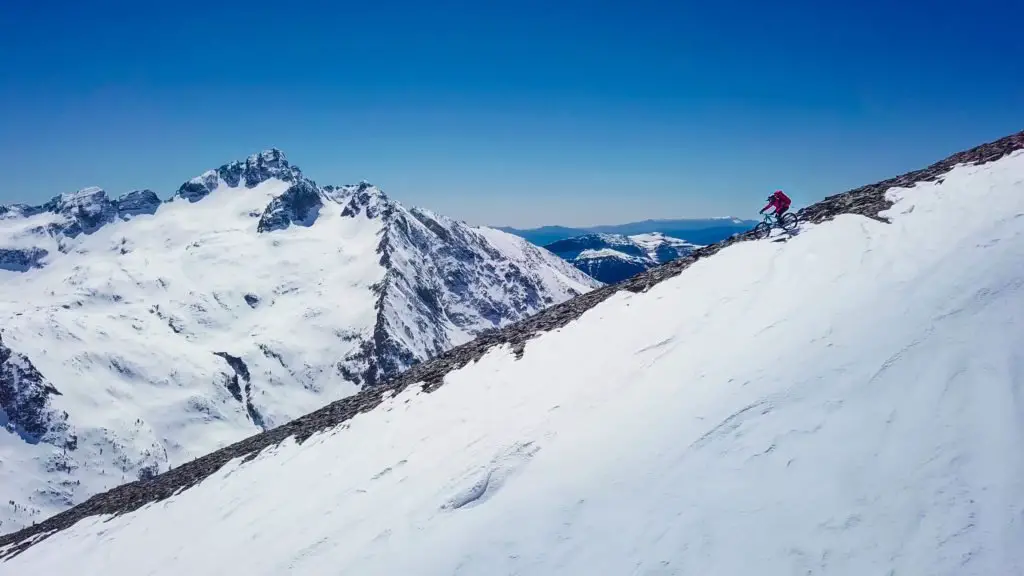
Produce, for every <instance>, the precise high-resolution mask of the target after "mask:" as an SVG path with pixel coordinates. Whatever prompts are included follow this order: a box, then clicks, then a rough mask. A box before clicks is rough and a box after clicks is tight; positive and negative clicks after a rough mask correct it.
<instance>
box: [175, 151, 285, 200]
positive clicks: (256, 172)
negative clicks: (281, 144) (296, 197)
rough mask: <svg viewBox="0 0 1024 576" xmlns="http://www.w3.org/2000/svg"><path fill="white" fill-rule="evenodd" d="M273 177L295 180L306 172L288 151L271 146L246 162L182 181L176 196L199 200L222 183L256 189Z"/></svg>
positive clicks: (228, 165) (225, 165) (237, 162)
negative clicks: (287, 155)
mask: <svg viewBox="0 0 1024 576" xmlns="http://www.w3.org/2000/svg"><path fill="white" fill-rule="evenodd" d="M271 179H277V180H280V181H282V182H289V183H295V182H298V181H299V180H301V179H302V171H301V170H299V167H298V166H293V165H291V164H290V163H289V162H288V159H287V158H286V157H285V155H284V152H282V151H280V150H279V149H277V148H270V149H268V150H264V151H262V152H258V153H256V154H252V155H251V156H249V157H248V158H246V159H245V161H244V162H240V161H237V160H236V161H234V162H230V163H228V164H224V165H223V166H221V167H220V168H218V169H216V170H207V171H206V172H204V173H202V174H201V175H199V176H197V177H195V178H192V179H191V180H189V181H187V182H185V183H184V184H182V185H181V187H180V188H178V191H177V192H175V194H174V197H175V198H182V199H184V200H187V201H189V202H198V201H199V200H201V199H203V198H205V197H206V196H208V195H209V194H210V193H211V192H213V191H214V190H215V189H216V188H217V187H218V186H220V185H222V184H223V185H224V186H226V187H228V188H237V187H243V188H254V187H256V186H259V185H260V184H262V183H264V182H266V181H268V180H271Z"/></svg>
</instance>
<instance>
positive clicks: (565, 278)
mask: <svg viewBox="0 0 1024 576" xmlns="http://www.w3.org/2000/svg"><path fill="white" fill-rule="evenodd" d="M217 178H218V177H217V173H216V172H215V171H211V172H208V173H207V174H205V175H204V177H203V178H202V180H204V181H212V182H213V183H214V190H213V191H212V192H211V193H210V194H209V195H208V196H206V197H203V198H202V199H200V200H199V201H197V202H194V203H193V202H189V201H187V200H185V199H183V198H175V199H174V200H173V201H170V202H166V203H164V204H162V205H161V206H160V207H159V209H158V210H157V211H156V213H155V214H143V215H139V216H135V217H134V218H131V219H130V220H128V221H122V220H115V221H113V222H112V223H109V224H106V225H104V226H102V227H101V228H99V229H98V230H96V231H95V232H93V233H91V234H80V235H78V236H76V237H74V238H68V237H63V236H53V235H52V234H48V233H47V232H46V227H47V225H49V224H54V223H57V224H59V223H62V222H64V220H65V216H64V215H62V214H54V213H50V212H43V213H40V214H36V215H33V216H31V217H27V218H26V217H21V216H19V215H12V214H8V215H7V217H5V218H3V219H0V246H7V247H16V248H26V247H38V248H42V249H45V250H47V251H48V252H49V254H48V255H47V256H46V258H45V266H43V267H42V268H39V269H32V270H29V271H27V272H13V271H8V270H2V269H0V331H2V338H3V344H4V345H6V346H8V347H10V348H11V349H12V350H13V351H14V352H16V353H17V354H20V355H24V356H25V357H27V358H28V359H29V360H30V361H31V362H32V364H33V365H34V366H35V367H36V368H37V369H38V370H39V372H41V373H42V375H43V376H44V377H45V378H46V380H47V381H48V382H49V383H50V384H52V385H53V386H54V387H55V388H56V389H57V390H58V391H59V392H60V395H54V396H51V397H50V403H49V408H51V409H53V410H55V411H57V412H58V413H59V412H67V413H68V424H69V425H70V427H69V429H68V430H66V431H65V432H64V433H63V434H62V435H60V437H59V438H57V439H56V441H52V442H46V441H44V442H34V441H26V439H25V438H23V437H21V436H19V434H17V433H15V431H14V430H13V429H4V425H5V424H6V423H7V420H8V419H7V417H6V416H5V414H4V411H3V410H2V408H0V533H8V532H12V531H14V530H16V529H18V528H20V527H22V526H25V525H28V524H31V523H32V522H34V521H39V520H42V519H43V518H45V517H48V516H50V515H52V514H55V513H57V512H60V511H61V510H63V509H66V508H67V507H69V506H70V505H72V504H76V503H79V502H82V501H84V500H85V499H86V498H87V497H89V496H91V495H93V494H95V493H98V492H102V491H104V490H106V489H109V488H112V487H114V486H116V485H118V484H121V483H124V482H126V481H132V480H135V479H136V478H137V477H138V475H139V474H140V473H148V472H152V471H158V472H162V471H165V470H167V469H168V467H172V466H177V465H179V464H181V463H183V462H187V461H189V460H191V459H193V458H196V457H198V456H202V455H204V454H207V453H209V452H211V451H213V450H215V449H217V448H220V447H222V446H225V445H227V444H229V443H231V442H235V441H238V440H241V439H243V438H245V437H248V436H250V435H252V434H255V433H258V432H260V431H261V430H262V429H264V428H271V427H273V426H276V425H279V424H283V423H285V422H287V421H289V420H292V419H294V418H297V417H299V416H301V415H303V414H306V413H308V412H310V411H313V410H315V409H317V408H320V407H321V406H323V405H325V404H327V403H329V402H331V401H334V400H337V399H340V398H342V397H344V396H347V395H350V394H352V393H354V392H356V391H358V389H359V388H358V386H357V385H356V384H354V383H353V382H352V381H350V380H347V379H346V378H345V377H344V376H343V374H342V373H341V371H340V370H339V369H338V366H339V364H340V363H341V362H343V361H345V360H346V358H348V357H350V356H351V355H353V354H357V353H358V352H359V350H360V345H361V343H362V342H364V341H367V340H371V339H372V338H373V334H374V330H375V323H376V322H377V320H378V313H377V309H375V306H376V305H377V304H378V297H377V296H376V295H375V294H374V292H373V291H371V286H373V285H374V284H376V283H380V282H381V281H382V280H384V279H385V276H387V282H388V288H387V289H386V290H385V296H386V297H385V298H384V302H383V303H382V304H381V306H380V316H381V317H382V322H383V323H384V324H386V326H384V328H383V329H384V330H386V331H388V333H390V334H391V335H392V336H393V337H394V338H395V339H397V341H399V342H400V343H401V344H402V345H404V346H406V347H407V348H408V349H409V350H411V351H412V354H413V355H414V356H415V357H416V358H417V359H420V360H422V359H425V358H427V357H429V356H430V355H432V354H435V353H437V352H439V351H441V350H443V349H446V348H448V347H451V346H453V345H456V344H459V343H462V342H465V341H467V340H470V339H471V338H472V337H473V335H474V334H475V333H476V332H478V331H480V330H482V329H485V328H491V327H494V326H498V325H505V324H508V323H509V322H512V321H514V320H518V319H521V318H523V317H525V316H528V315H530V314H532V313H535V312H537V311H539V310H540V309H542V308H543V307H544V306H546V305H548V304H552V303H556V302H561V301H563V300H566V299H568V298H570V297H571V296H573V295H575V294H578V293H581V292H585V291H588V290H590V289H592V288H593V287H595V286H597V285H599V284H598V283H597V282H595V281H593V280H592V279H590V278H588V277H587V276H586V275H584V274H583V273H581V272H579V271H577V270H576V269H575V268H573V267H572V266H571V265H569V264H568V263H566V262H564V261H562V260H561V259H559V258H558V257H556V256H554V255H553V254H550V253H548V252H546V251H544V250H541V249H539V248H536V247H533V246H530V245H528V244H527V242H526V241H525V240H522V239H520V238H517V237H514V236H512V235H510V234H506V233H503V232H499V231H496V230H491V229H475V228H470V227H469V226H466V225H465V224H462V223H460V222H456V221H452V220H450V219H447V218H443V217H441V216H438V215H434V214H432V213H430V212H428V211H425V210H417V209H406V208H404V207H403V206H402V205H401V204H399V203H397V202H393V201H390V200H387V199H386V198H385V197H384V196H383V195H382V194H381V193H380V191H379V190H377V189H376V188H373V187H370V188H365V187H360V188H359V190H360V191H362V192H364V193H366V194H369V195H370V196H371V204H373V203H376V204H379V205H384V204H386V203H389V202H390V203H391V204H392V207H393V209H394V212H392V214H391V217H390V219H387V218H385V217H383V216H381V215H377V216H376V217H368V216H366V215H365V214H358V215H357V216H355V217H349V216H343V215H342V208H343V206H344V205H345V203H346V202H348V200H349V199H350V197H351V195H352V194H354V193H355V191H356V190H357V188H356V187H346V188H341V189H335V190H334V191H333V192H332V193H331V199H333V200H335V201H336V202H337V203H332V202H331V201H330V199H328V198H326V197H325V199H324V202H325V205H324V208H323V209H321V210H320V211H319V214H318V216H317V219H316V221H315V223H314V224H313V225H312V226H299V225H293V226H291V227H288V228H287V229H284V230H276V231H273V232H269V233H257V231H256V228H257V221H258V220H259V217H260V215H261V214H262V213H263V211H264V209H265V208H266V207H267V205H268V203H269V202H270V201H271V200H272V199H274V198H275V197H277V196H279V195H281V194H282V193H283V192H284V191H285V190H286V189H288V187H289V183H287V182H283V181H281V180H277V179H275V178H272V179H269V180H267V181H265V182H263V183H260V184H259V185H257V186H255V187H252V188H247V187H245V186H239V187H229V186H227V185H226V184H225V183H224V182H223V181H220V182H219V185H218V181H217ZM364 188H365V189H364ZM87 198H92V199H95V198H99V199H101V200H102V199H104V198H105V195H104V194H103V192H102V191H100V190H99V189H85V190H83V191H82V192H79V193H74V194H66V195H64V196H63V197H62V201H64V202H77V201H79V200H82V199H87ZM378 207H379V206H378ZM414 214H417V215H418V216H416V217H414ZM424 215H430V216H432V217H433V218H434V224H433V226H434V230H440V231H441V232H442V234H444V233H447V234H449V235H452V236H457V238H458V240H459V241H460V243H459V244H458V245H457V246H455V245H454V244H453V243H452V242H448V241H446V240H444V239H439V238H438V237H437V236H436V235H434V233H433V232H431V231H430V230H428V229H427V228H426V226H425V225H424V224H423V223H422V222H421V219H423V218H424V217H425V216H424ZM399 220H400V221H401V222H399ZM399 224H400V225H401V226H402V227H403V229H404V230H406V231H409V233H410V235H415V237H416V239H417V244H416V245H412V244H410V243H408V242H406V240H407V239H408V238H407V237H406V236H402V235H401V234H399V233H398V232H397V231H396V227H397V226H398V225H399ZM385 238H386V239H387V242H388V243H389V244H388V245H389V249H390V250H391V260H392V264H391V265H390V266H389V267H385V266H382V264H381V255H380V254H379V253H378V251H377V250H378V246H379V245H380V244H381V243H382V242H383V241H384V239H385ZM62 248H63V251H64V252H62ZM452 250H457V251H456V252H455V253H454V255H451V254H449V253H448V251H452ZM467 254H469V256H467ZM470 257H471V258H470ZM467 258H469V259H468V260H467ZM488 267H490V268H488ZM510 270H512V271H518V272H519V273H520V274H519V276H517V277H512V276H509V275H508V273H509V272H510ZM453 274H454V275H458V277H459V278H460V279H463V280H465V286H464V287H463V288H462V289H461V291H459V292H455V291H452V290H447V289H446V287H445V286H444V285H434V284H433V283H436V282H437V279H438V278H445V277H446V276H448V275H453ZM523 279H525V280H523ZM526 281H529V282H530V284H529V287H528V286H527V284H526V283H525V282H526ZM427 289H430V290H434V293H435V295H436V297H437V301H436V302H435V305H436V306H440V307H442V308H443V309H444V310H443V312H442V313H441V314H440V317H438V318H430V319H427V320H426V321H424V320H423V318H422V316H421V315H420V310H419V309H414V305H416V304H418V303H417V302H415V298H416V296H417V295H422V294H423V292H424V290H427ZM527 289H531V290H532V289H537V290H539V294H538V300H537V301H536V302H533V303H528V304H525V305H520V306H518V307H517V305H516V304H515V303H516V302H521V301H522V300H524V298H522V297H521V296H522V295H521V292H523V291H524V290H527ZM410 293H411V294H412V296H410V295H409V294H410ZM247 295H251V296H255V297H256V298H258V303H254V304H253V305H252V306H250V304H248V303H247V301H246V296H247ZM478 303H483V304H482V305H480V306H478V307H476V308H474V307H473V305H474V304H478ZM502 307H504V308H502ZM479 308H484V309H486V310H488V311H489V312H490V311H493V310H497V312H494V313H493V314H490V315H488V316H487V317H484V316H482V315H481V314H480V313H479V311H478V309H479ZM215 352H225V353H228V354H231V355H233V356H237V357H239V358H241V359H242V360H243V361H244V362H245V363H246V365H247V368H248V371H249V373H250V376H251V390H250V389H248V387H247V386H246V383H245V382H244V381H242V382H239V388H240V389H239V390H238V392H239V393H240V395H241V396H242V397H243V398H242V400H238V399H237V398H235V397H233V395H232V393H231V392H230V391H229V388H228V387H227V386H226V383H227V381H228V380H229V379H230V378H231V377H233V376H234V371H233V370H232V368H231V366H229V364H228V363H227V361H226V360H225V359H224V358H222V357H220V356H217V355H215V354H214V353H215ZM356 364H359V363H358V362H356V363H355V364H353V365H354V366H355V368H359V366H356ZM248 404H251V405H252V406H253V408H254V410H255V412H252V413H251V412H250V411H249V410H248V408H247V405H248ZM254 413H256V414H257V416H255V417H254V416H253V414H254ZM65 441H70V442H72V443H76V444H77V449H74V450H67V451H65V450H64V448H63V443H64V442H65Z"/></svg>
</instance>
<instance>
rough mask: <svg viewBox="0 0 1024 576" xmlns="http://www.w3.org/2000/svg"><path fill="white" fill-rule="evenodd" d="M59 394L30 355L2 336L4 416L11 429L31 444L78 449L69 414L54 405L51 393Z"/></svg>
mask: <svg viewBox="0 0 1024 576" xmlns="http://www.w3.org/2000/svg"><path fill="white" fill-rule="evenodd" d="M59 395H60V392H58V391H57V389H56V388H54V387H53V385H52V384H50V383H49V382H48V381H47V380H46V378H44V377H43V375H42V374H40V373H39V371H38V370H36V367H35V366H33V365H32V362H30V361H29V359H28V358H26V357H25V356H23V355H21V354H18V353H16V352H14V351H13V350H11V349H10V348H8V347H7V346H6V345H5V344H4V342H3V339H2V337H0V411H2V414H0V420H2V421H3V422H2V424H3V427H4V428H6V430H7V432H9V433H12V434H17V435H18V436H20V437H21V439H22V440H24V441H25V442H28V443H31V444H35V443H37V442H46V443H48V444H53V445H55V446H62V447H64V448H67V449H70V450H73V449H75V447H76V446H77V438H75V436H74V435H73V434H70V433H69V427H68V424H67V414H65V413H62V412H57V411H56V410H53V409H52V408H51V407H50V397H51V396H59Z"/></svg>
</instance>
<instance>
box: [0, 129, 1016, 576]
mask: <svg viewBox="0 0 1024 576" xmlns="http://www.w3.org/2000/svg"><path fill="white" fill-rule="evenodd" d="M1022 147H1024V133H1020V134H1016V135H1014V136H1013V137H1010V138H1008V139H1004V140H1002V141H1000V142H998V143H994V144H992V145H988V146H986V147H981V148H978V149H975V150H972V151H970V152H968V153H965V154H961V155H957V156H954V157H952V158H951V159H950V160H949V161H947V162H944V163H940V164H937V165H936V166H934V167H932V168H930V169H929V170H925V171H923V172H920V173H913V174H910V175H907V176H905V177H901V178H898V179H894V180H893V181H891V182H889V183H882V184H880V185H875V186H867V187H864V188H861V189H858V190H855V191H852V192H851V193H849V194H846V195H839V196H834V197H829V198H826V199H825V200H823V201H822V202H820V203H818V204H816V205H812V206H809V207H808V208H807V209H805V210H803V211H801V214H802V217H803V219H804V222H805V223H804V224H803V225H802V228H801V230H800V233H799V234H798V235H795V236H793V237H786V236H782V237H778V236H777V237H775V238H773V239H768V240H759V241H745V240H746V239H736V240H733V241H729V242H726V243H723V244H722V245H719V246H712V247H708V249H700V250H697V251H695V252H694V254H693V255H692V256H690V257H686V258H683V259H680V260H678V261H675V262H673V263H670V264H668V265H666V266H663V267H661V268H656V269H652V270H650V271H648V272H646V273H644V274H642V275H641V277H638V278H636V279H634V280H630V281H629V282H626V283H624V285H622V286H620V287H616V288H615V289H609V288H601V289H599V290H596V291H593V292H591V293H589V294H586V295H584V296H581V297H579V298H576V299H574V300H572V301H570V302H567V303H565V304H563V305H559V306H555V307H552V308H551V309H549V310H547V311H545V312H542V313H540V314H538V315H536V316H534V317H532V318H530V319H529V320H527V321H525V322H523V323H521V324H520V325H516V326H513V327H511V328H508V329H505V330H504V331H503V332H502V334H504V335H503V336H500V337H495V339H492V340H489V341H487V339H486V338H485V339H484V341H478V342H481V343H478V344H474V343H470V344H467V345H466V346H463V347H459V348H456V349H453V350H452V351H450V352H446V353H444V354H441V355H440V356H439V357H438V358H437V359H436V360H434V361H430V362H426V363H423V364H421V365H419V366H417V367H415V368H413V369H412V370H410V371H409V372H407V373H406V374H407V376H404V377H399V379H398V380H396V381H393V382H392V383H391V384H387V385H385V386H384V387H383V390H384V392H383V393H382V392H381V389H377V390H375V391H365V392H362V393H360V394H359V395H357V396H355V397H352V401H351V402H349V400H346V401H343V402H340V403H336V404H334V405H331V406H328V407H326V408H325V409H323V410H321V411H318V412H317V413H314V414H311V415H310V416H309V417H306V418H304V419H302V420H300V421H297V422H295V423H293V424H294V428H287V427H286V428H283V429H279V430H277V431H271V432H270V433H267V434H264V435H261V436H257V437H254V438H252V439H250V440H248V441H247V443H243V444H239V445H236V446H233V447H230V448H228V449H226V450H224V451H221V452H218V453H216V454H213V455H210V456H209V457H207V458H203V459H200V461H197V462H196V463H195V465H194V466H193V465H185V466H182V467H181V468H180V469H177V470H174V471H172V472H171V473H168V474H164V475H162V476H158V477H156V478H154V479H151V480H149V481H147V482H138V483H135V484H133V485H129V486H125V487H122V488H121V489H117V490H114V491H112V492H110V493H107V494H104V495H101V496H98V497H96V498H94V499H93V500H91V501H90V502H89V503H87V504H86V505H84V506H81V507H79V508H76V509H73V510H70V511H68V512H67V513H65V514H63V515H60V516H58V517H55V518H53V519H51V520H49V521H47V522H46V523H43V524H42V525H40V526H38V527H36V528H33V529H30V530H26V531H24V532H22V533H19V534H15V535H12V536H9V537H6V538H3V539H0V555H5V560H4V561H3V562H2V563H0V574H3V575H7V574H11V575H15V574H19V575H20V574H35V573H39V574H68V573H86V574H109V575H112V576H118V575H129V574H131V575H134V574H153V575H160V574H168V575H177V574H196V575H201V574H223V573H240V574H241V573H244V574H251V575H259V574H267V575H270V574H327V573H332V574H333V573H344V574H423V575H430V574H438V575H441V574H445V575H447V574H511V573H518V574H579V575H593V574H681V575H688V574H694V575H705V574H716V575H732V574H736V575H739V574H761V575H776V574H778V575H782V574H843V575H857V576H860V575H863V574H935V575H940V574H979V575H980V574H986V575H988V574H1000V575H1003V574H1005V575H1011V574H1024V548H1022V547H1021V546H1020V543H1021V542H1022V541H1024V522H1022V518H1024V455H1022V454H1021V451H1020V450H1019V443H1020V438H1021V433H1022V428H1024V393H1022V382H1024V351H1022V350H1024V348H1022V347H1021V342H1022V341H1024V316H1022V315H1024V304H1022V303H1024V299H1022V298H1024V271H1022V269H1021V267H1020V266H1019V262H1021V260H1022V258H1024V154H1022V153H1021V152H1020V151H1019V150H1020V149H1021V148H1022ZM975 162H983V163H980V164H975ZM954 165H955V167H954ZM950 168H952V170H950ZM880 211H881V213H879V212H880ZM524 326H525V327H524ZM530 326H532V327H534V329H536V328H541V327H545V328H546V329H545V330H541V331H540V332H539V333H537V334H536V335H535V336H532V335H530V334H528V332H529V330H531V328H530ZM502 339H504V341H507V342H509V344H508V345H496V346H493V344H495V343H500V342H502V341H503V340H502ZM524 346H525V348H524ZM487 347H490V349H489V351H486V352H484V351H482V350H483V349H484V348H487ZM476 354H482V356H476ZM467 355H468V356H469V357H467ZM460 358H461V360H460ZM474 358H478V359H477V360H476V361H473V359H474ZM467 362H468V363H467ZM439 378H443V381H439V380H438V379H439ZM417 382H420V383H426V384H427V388H426V389H425V390H424V389H421V386H418V385H416V383H417ZM381 400H382V402H381V404H379V405H377V404H376V402H378V401H381ZM364 406H365V407H364ZM371 408H372V409H371ZM290 426H291V425H290ZM300 431H301V433H300ZM221 462H226V465H224V466H220V464H219V463H221Z"/></svg>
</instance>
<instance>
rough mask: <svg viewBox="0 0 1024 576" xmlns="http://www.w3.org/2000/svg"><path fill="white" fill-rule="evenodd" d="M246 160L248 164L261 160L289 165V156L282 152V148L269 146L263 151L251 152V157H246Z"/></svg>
mask: <svg viewBox="0 0 1024 576" xmlns="http://www.w3.org/2000/svg"><path fill="white" fill-rule="evenodd" d="M245 162H246V164H258V163H259V162H264V163H269V162H280V163H281V164H283V165H285V166H287V165H288V158H287V156H285V154H284V152H282V151H281V149H280V148H267V149H266V150H263V151H261V152H257V153H255V154H250V155H249V157H248V158H246V159H245Z"/></svg>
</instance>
